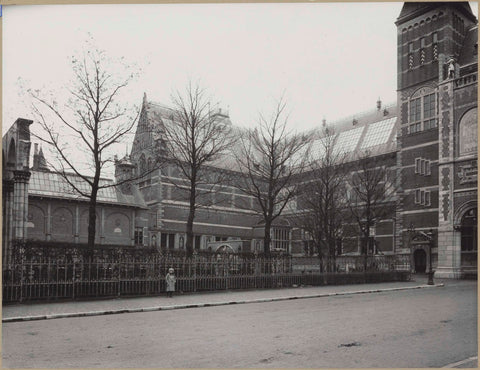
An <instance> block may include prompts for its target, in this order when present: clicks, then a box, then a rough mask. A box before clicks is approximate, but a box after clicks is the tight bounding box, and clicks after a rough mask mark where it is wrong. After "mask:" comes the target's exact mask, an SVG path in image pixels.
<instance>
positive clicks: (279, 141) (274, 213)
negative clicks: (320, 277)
mask: <svg viewBox="0 0 480 370" xmlns="http://www.w3.org/2000/svg"><path fill="white" fill-rule="evenodd" d="M285 108H286V103H285V102H284V101H283V99H280V100H279V101H278V103H277V105H276V107H275V110H274V112H273V114H272V115H271V117H269V118H265V117H264V116H263V115H260V117H259V120H258V123H257V127H256V128H255V129H250V130H248V131H246V132H244V134H243V135H242V136H241V137H240V140H239V147H240V148H238V152H237V153H236V159H237V162H238V165H239V167H240V169H241V170H242V171H244V173H245V176H242V177H239V178H238V183H237V187H238V188H239V189H240V190H241V191H242V192H243V193H244V194H246V195H248V196H251V197H253V198H254V199H255V201H256V203H257V205H258V208H259V210H260V214H261V216H262V218H263V221H264V223H265V232H264V238H263V239H264V240H263V248H264V253H265V254H266V255H269V254H270V243H271V236H270V231H271V228H272V224H273V222H274V221H275V220H276V219H277V218H278V217H279V216H280V215H281V214H282V212H283V210H284V209H285V207H286V206H287V204H289V202H290V201H291V200H292V199H293V198H294V196H295V195H296V190H297V186H296V182H295V181H293V180H294V176H295V175H296V174H298V173H300V172H301V171H302V170H303V166H304V163H305V158H306V156H305V155H299V154H300V152H301V151H302V149H304V148H306V147H307V144H308V139H307V138H306V137H305V136H303V135H298V134H295V133H292V132H288V131H287V123H288V116H286V115H285Z"/></svg>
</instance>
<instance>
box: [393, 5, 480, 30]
mask: <svg viewBox="0 0 480 370" xmlns="http://www.w3.org/2000/svg"><path fill="white" fill-rule="evenodd" d="M444 6H451V7H454V8H456V9H457V10H459V11H461V12H462V13H463V14H464V15H465V16H467V17H468V18H470V20H472V21H476V18H475V15H474V14H473V13H472V9H471V8H470V4H469V3H468V2H467V1H455V2H453V1H451V2H448V1H425V2H406V3H404V4H403V7H402V10H401V11H400V15H399V16H398V18H397V21H396V22H395V23H396V24H397V25H398V24H401V23H403V22H406V21H408V20H410V19H413V18H415V17H418V16H419V15H422V14H424V13H426V12H428V11H430V10H432V9H435V8H439V7H444Z"/></svg>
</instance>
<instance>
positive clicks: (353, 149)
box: [310, 104, 397, 160]
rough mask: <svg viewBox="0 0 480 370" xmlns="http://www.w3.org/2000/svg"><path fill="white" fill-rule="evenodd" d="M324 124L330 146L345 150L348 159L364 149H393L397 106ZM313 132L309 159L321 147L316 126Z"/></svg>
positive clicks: (379, 151) (317, 154)
mask: <svg viewBox="0 0 480 370" xmlns="http://www.w3.org/2000/svg"><path fill="white" fill-rule="evenodd" d="M327 127H328V129H329V130H330V132H333V135H334V136H335V141H334V142H333V145H334V148H335V149H334V150H336V151H341V152H343V153H345V154H347V155H348V158H349V159H352V160H353V159H355V157H356V155H358V154H361V153H365V152H367V151H368V153H370V155H380V154H384V153H389V152H392V151H395V150H396V132H397V106H396V104H390V105H386V106H384V107H382V108H380V109H375V110H370V111H366V112H362V113H359V114H357V115H354V116H350V117H347V118H343V119H340V120H338V121H334V122H331V123H328V124H327ZM316 135H318V136H319V138H318V139H316V140H315V141H314V142H313V144H312V147H311V149H310V150H311V152H310V155H311V157H312V160H318V159H320V158H321V157H322V155H323V153H324V151H325V147H324V145H323V140H324V139H323V138H322V136H323V135H324V133H323V130H322V129H321V128H319V129H317V130H316Z"/></svg>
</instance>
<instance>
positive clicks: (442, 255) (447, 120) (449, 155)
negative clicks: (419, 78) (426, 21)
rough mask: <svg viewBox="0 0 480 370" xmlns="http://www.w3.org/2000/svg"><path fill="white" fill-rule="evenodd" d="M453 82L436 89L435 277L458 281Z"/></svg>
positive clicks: (458, 252)
mask: <svg viewBox="0 0 480 370" xmlns="http://www.w3.org/2000/svg"><path fill="white" fill-rule="evenodd" d="M453 82H454V80H453V79H447V80H445V81H444V82H443V83H442V84H441V85H440V86H439V96H438V99H439V127H438V135H439V137H438V139H439V149H438V150H439V153H438V185H439V192H438V263H437V267H436V271H435V276H436V277H442V278H458V277H459V274H460V257H459V256H460V245H459V244H456V240H455V230H454V228H453V224H454V220H453V182H454V175H455V174H454V130H453V126H454V116H453Z"/></svg>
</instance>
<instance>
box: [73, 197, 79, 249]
mask: <svg viewBox="0 0 480 370" xmlns="http://www.w3.org/2000/svg"><path fill="white" fill-rule="evenodd" d="M79 235H80V207H79V206H78V204H76V205H75V234H74V235H73V241H74V243H78V241H79V240H78V238H79Z"/></svg>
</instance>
